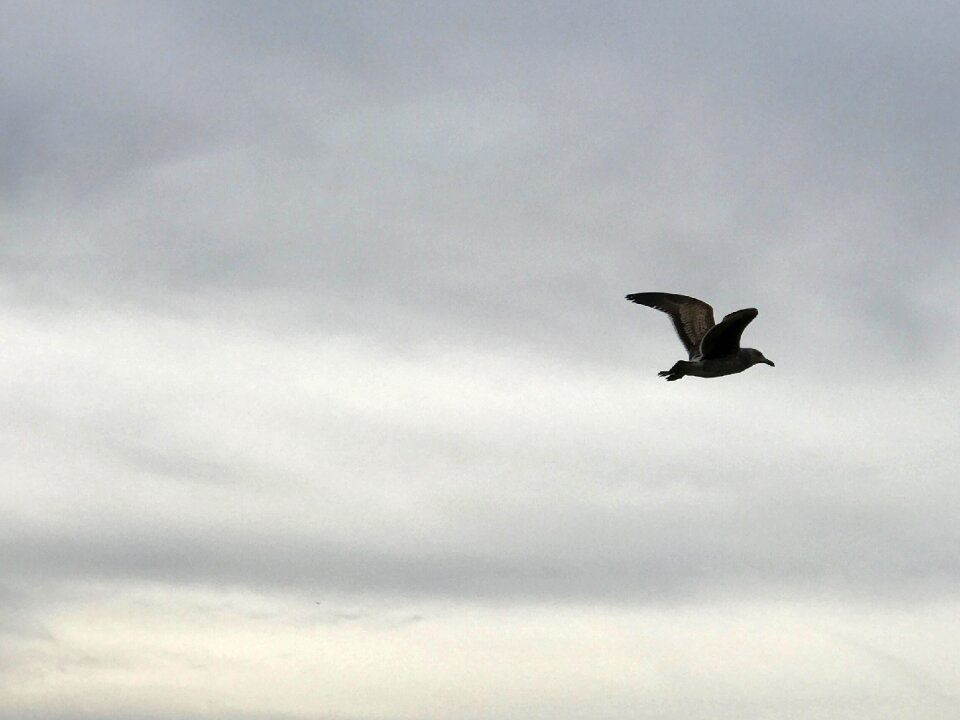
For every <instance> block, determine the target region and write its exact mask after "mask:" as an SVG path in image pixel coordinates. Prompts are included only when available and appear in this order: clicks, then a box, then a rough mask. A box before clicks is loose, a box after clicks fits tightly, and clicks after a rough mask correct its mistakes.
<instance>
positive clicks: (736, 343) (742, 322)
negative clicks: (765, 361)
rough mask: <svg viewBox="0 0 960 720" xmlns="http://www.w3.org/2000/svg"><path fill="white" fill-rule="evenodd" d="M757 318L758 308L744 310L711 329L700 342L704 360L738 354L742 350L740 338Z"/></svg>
mask: <svg viewBox="0 0 960 720" xmlns="http://www.w3.org/2000/svg"><path fill="white" fill-rule="evenodd" d="M756 316H757V309H756V308H744V309H743V310H737V311H736V312H732V313H730V314H729V315H727V316H726V317H724V318H723V320H721V321H720V322H719V323H717V324H716V325H714V326H713V327H712V328H710V330H708V331H707V334H706V335H704V336H703V340H701V342H700V351H701V352H702V353H703V358H704V359H705V360H708V359H710V358H719V357H724V356H725V355H732V354H733V353H735V352H737V351H738V350H739V349H740V336H741V335H743V331H744V329H745V328H746V327H747V325H749V324H750V321H751V320H753V319H754V318H755V317H756Z"/></svg>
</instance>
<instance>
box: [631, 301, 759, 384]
mask: <svg viewBox="0 0 960 720" xmlns="http://www.w3.org/2000/svg"><path fill="white" fill-rule="evenodd" d="M627 300H629V301H630V302H633V303H637V305H646V306H647V307H652V308H653V309H654V310H660V311H661V312H665V313H666V314H667V315H669V316H670V319H671V320H673V327H674V328H676V330H677V335H679V336H680V342H682V343H683V346H684V347H685V348H686V349H687V352H688V353H689V355H690V360H689V361H687V360H678V361H677V362H676V363H675V364H674V366H673V367H672V368H670V369H669V370H664V371H663V372H660V373H657V374H658V375H659V376H660V377H665V378H666V379H667V380H679V379H680V378H682V377H683V376H684V375H693V376H695V377H704V378H710V377H720V376H721V375H733V374H735V373H740V372H743V371H744V370H746V369H747V368H749V367H753V366H754V365H756V364H757V363H764V364H765V365H769V366H770V367H775V366H774V364H773V363H772V362H771V361H769V360H767V359H766V358H765V357H764V356H763V353H762V352H760V351H759V350H754V349H753V348H742V347H740V336H741V335H742V334H743V331H744V328H746V327H747V325H749V324H750V321H751V320H753V319H754V318H755V317H756V316H757V309H756V308H744V309H743V310H737V311H736V312H732V313H730V314H729V315H727V316H726V317H725V318H723V320H721V321H720V323H719V324H715V323H714V322H713V308H712V307H710V306H709V305H707V303H705V302H704V301H703V300H697V299H696V298H692V297H687V296H686V295H674V294H672V293H660V292H648V293H634V294H632V295H627Z"/></svg>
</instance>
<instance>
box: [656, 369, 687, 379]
mask: <svg viewBox="0 0 960 720" xmlns="http://www.w3.org/2000/svg"><path fill="white" fill-rule="evenodd" d="M657 377H662V378H666V379H667V381H668V382H670V381H673V380H679V379H680V378H682V377H683V373H681V372H677V371H676V370H672V369H671V370H661V371H660V372H658V373H657Z"/></svg>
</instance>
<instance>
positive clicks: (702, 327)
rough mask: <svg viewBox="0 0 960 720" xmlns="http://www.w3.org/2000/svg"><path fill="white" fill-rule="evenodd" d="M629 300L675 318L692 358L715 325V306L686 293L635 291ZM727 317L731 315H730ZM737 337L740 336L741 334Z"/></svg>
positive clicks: (681, 337) (683, 341)
mask: <svg viewBox="0 0 960 720" xmlns="http://www.w3.org/2000/svg"><path fill="white" fill-rule="evenodd" d="M627 300H629V301H630V302H634V303H637V304H638V305H646V306H647V307H652V308H653V309H655V310H660V311H661V312H665V313H666V314H667V315H669V316H670V319H671V320H673V327H674V328H676V330H677V335H679V336H680V342H682V343H683V346H684V347H685V348H686V349H687V354H688V355H689V356H690V359H691V360H692V359H693V356H694V355H696V354H698V353H699V352H700V341H701V340H703V338H704V336H705V335H707V333H708V332H709V330H710V329H711V328H712V327H713V308H712V307H710V306H709V305H707V304H706V303H705V302H703V300H697V299H696V298H692V297H687V296H686V295H674V294H673V293H660V292H649V293H634V294H633V295H627ZM741 312H743V311H741ZM734 314H736V313H734ZM727 317H728V318H729V317H731V316H730V315H728V316H727ZM751 319H752V318H751ZM747 322H749V320H748V321H747ZM737 337H738V338H739V337H740V336H739V334H738V335H737Z"/></svg>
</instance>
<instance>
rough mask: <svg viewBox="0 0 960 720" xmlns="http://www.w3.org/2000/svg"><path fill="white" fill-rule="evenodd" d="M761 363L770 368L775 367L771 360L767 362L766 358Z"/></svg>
mask: <svg viewBox="0 0 960 720" xmlns="http://www.w3.org/2000/svg"><path fill="white" fill-rule="evenodd" d="M763 361H764V362H765V363H766V364H767V365H769V366H770V367H776V365H774V364H773V360H767V359H766V358H764V359H763Z"/></svg>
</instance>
